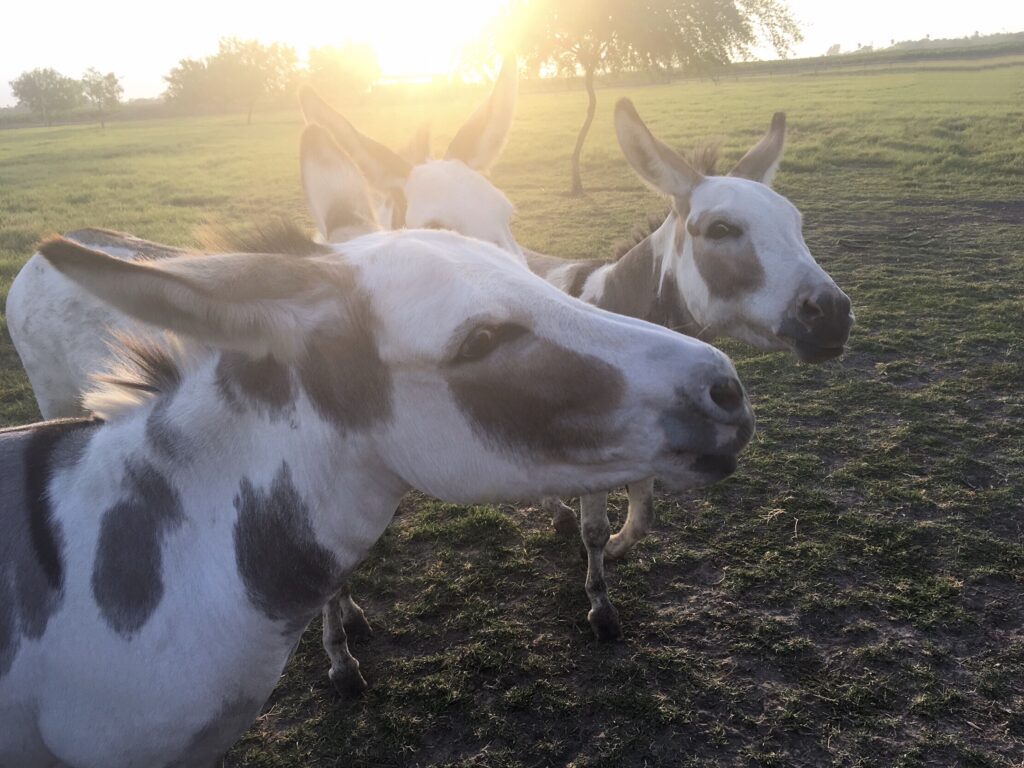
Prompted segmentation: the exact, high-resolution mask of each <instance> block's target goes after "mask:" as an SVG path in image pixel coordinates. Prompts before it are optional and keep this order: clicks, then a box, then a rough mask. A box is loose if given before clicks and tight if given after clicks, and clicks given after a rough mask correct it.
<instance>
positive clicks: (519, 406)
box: [448, 338, 626, 461]
mask: <svg viewBox="0 0 1024 768" xmlns="http://www.w3.org/2000/svg"><path fill="white" fill-rule="evenodd" d="M448 386H449V388H450V390H451V392H452V394H453V395H454V396H455V401H456V402H457V403H458V404H459V407H460V408H461V409H462V411H463V413H465V415H466V417H467V418H468V419H469V422H470V424H472V426H473V429H474V431H475V432H476V433H477V434H478V435H479V437H480V438H481V439H482V440H484V441H485V442H487V443H488V444H490V445H491V446H493V447H494V448H495V449H497V450H500V451H505V452H508V453H509V454H511V455H512V456H525V455H526V454H527V453H532V454H539V455H542V456H543V457H545V458H546V459H549V460H555V461H560V460H565V459H567V458H570V457H585V456H587V455H589V454H590V452H591V451H594V450H599V449H600V448H601V447H602V446H604V445H606V444H607V442H608V441H609V440H610V439H611V435H610V428H611V426H612V424H611V419H609V414H610V413H611V412H612V411H613V410H614V409H615V408H617V407H618V405H619V403H620V402H621V400H622V396H623V394H624V392H625V390H626V382H625V379H624V378H623V376H622V373H621V372H620V371H619V370H618V369H617V368H615V367H614V366H612V365H610V364H608V363H606V362H604V361H603V360H600V359H598V358H596V357H592V356H590V355H584V354H580V353H579V352H574V351H573V350H571V349H567V348H565V347H563V346H561V345H560V344H556V343H554V342H552V341H549V340H547V339H541V338H532V339H529V340H527V342H526V344H525V345H524V346H523V351H522V353H521V354H509V355H507V356H506V355H493V356H491V357H490V358H487V359H485V360H483V361H481V362H479V363H468V364H466V365H463V366H458V367H457V368H454V369H452V371H451V372H450V374H449V377H448Z"/></svg>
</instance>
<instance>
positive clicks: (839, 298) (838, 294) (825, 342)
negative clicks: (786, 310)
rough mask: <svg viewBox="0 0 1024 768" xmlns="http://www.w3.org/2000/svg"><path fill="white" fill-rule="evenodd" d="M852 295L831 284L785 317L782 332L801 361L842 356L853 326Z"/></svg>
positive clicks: (811, 361)
mask: <svg viewBox="0 0 1024 768" xmlns="http://www.w3.org/2000/svg"><path fill="white" fill-rule="evenodd" d="M853 321H854V317H853V312H851V310H850V297H849V296H847V295H846V294H845V293H843V292H842V291H840V290H839V289H838V288H834V287H829V288H826V289H824V290H821V291H819V292H818V293H816V294H814V295H812V296H809V297H808V298H806V299H804V300H803V301H802V302H801V303H800V305H799V306H798V307H797V308H796V311H795V312H794V314H793V315H791V316H789V317H787V318H786V319H785V320H783V321H782V325H781V326H780V328H779V336H780V337H781V338H783V339H785V340H786V341H787V342H788V343H789V346H790V348H791V349H792V350H793V354H794V355H796V357H797V359H798V360H799V361H800V362H802V363H822V362H825V361H826V360H832V359H834V358H837V357H839V356H840V355H842V354H843V352H844V351H845V350H846V341H847V339H849V337H850V329H851V328H852V327H853Z"/></svg>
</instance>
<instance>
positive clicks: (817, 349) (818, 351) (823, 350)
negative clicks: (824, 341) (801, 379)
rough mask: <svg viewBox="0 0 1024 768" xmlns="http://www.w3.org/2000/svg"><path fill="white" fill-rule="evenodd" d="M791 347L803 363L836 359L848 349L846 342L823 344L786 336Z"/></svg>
mask: <svg viewBox="0 0 1024 768" xmlns="http://www.w3.org/2000/svg"><path fill="white" fill-rule="evenodd" d="M786 340H787V341H788V342H789V346H790V349H792V350H793V354H794V355H796V359H797V360H799V361H800V362H801V363H824V362H826V361H828V360H835V359H836V358H837V357H842V356H843V353H844V352H845V351H846V345H845V344H838V345H821V344H815V343H814V342H812V341H807V340H805V339H794V338H792V337H786Z"/></svg>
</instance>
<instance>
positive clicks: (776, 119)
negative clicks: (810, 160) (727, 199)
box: [729, 112, 786, 186]
mask: <svg viewBox="0 0 1024 768" xmlns="http://www.w3.org/2000/svg"><path fill="white" fill-rule="evenodd" d="M785 146H786V113H785V112H776V113H775V114H774V115H773V116H772V126H771V128H769V129H768V133H766V134H765V135H764V137H763V138H762V139H761V140H760V141H759V142H757V144H756V146H754V148H753V149H751V150H750V151H749V152H747V154H745V155H744V156H743V157H742V158H741V159H740V161H739V162H738V163H736V167H735V168H733V169H732V170H731V171H729V175H730V176H739V177H740V178H743V179H750V180H751V181H759V182H761V183H762V184H767V185H769V186H771V183H772V179H773V178H775V172H776V171H777V170H778V169H779V163H781V162H782V150H783V149H784V148H785Z"/></svg>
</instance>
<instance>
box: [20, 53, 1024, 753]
mask: <svg viewBox="0 0 1024 768" xmlns="http://www.w3.org/2000/svg"><path fill="white" fill-rule="evenodd" d="M622 95H629V96H631V97H632V98H633V99H634V101H635V103H636V105H637V107H638V109H639V111H640V113H641V114H642V115H643V117H644V118H645V120H646V121H647V122H648V124H649V125H650V126H651V128H652V130H654V131H655V132H656V133H657V134H658V135H659V136H660V137H661V138H663V139H666V140H667V141H668V142H669V143H671V144H672V145H673V146H676V147H678V148H681V149H683V148H688V147H690V146H692V145H694V144H695V143H697V142H698V141H699V140H700V139H703V138H708V137H710V138H714V139H718V140H720V141H721V144H722V147H723V162H722V166H723V167H728V165H729V161H732V160H735V159H736V158H738V156H739V155H740V154H741V153H742V152H743V151H745V150H746V149H747V148H748V147H749V146H750V145H751V144H752V143H753V142H754V141H755V140H756V139H757V137H759V136H760V135H761V134H762V133H763V132H764V130H765V129H766V128H767V126H768V122H769V119H770V117H771V114H772V112H773V111H775V110H777V109H782V110H785V111H786V112H787V115H788V118H789V126H790V133H789V144H788V149H787V153H786V159H785V160H784V162H783V165H782V168H781V171H780V172H779V175H778V177H777V180H776V185H775V186H776V188H777V189H778V190H779V191H780V192H782V193H783V194H784V195H786V196H788V197H789V198H790V199H791V200H792V201H793V202H794V203H795V204H796V205H797V206H798V207H799V208H800V209H801V211H802V212H803V214H804V222H805V236H806V239H807V242H808V245H809V246H810V248H811V251H812V253H813V254H814V255H815V256H816V257H817V259H818V261H819V262H820V263H821V264H822V266H823V267H824V268H825V269H826V270H827V271H829V272H830V273H831V275H832V276H833V277H834V278H835V280H836V282H837V283H838V284H839V285H840V287H842V288H843V289H844V290H845V291H846V292H847V293H848V294H849V295H850V297H851V299H852V300H853V304H854V310H855V312H856V314H857V325H856V327H855V328H854V331H853V334H852V336H851V340H850V350H849V352H848V354H847V355H846V356H845V357H844V358H843V359H842V360H841V361H839V362H835V363H830V364H827V365H825V366H823V367H810V366H796V365H794V364H793V363H792V362H791V361H790V360H789V359H787V358H786V357H784V356H782V355H768V354H760V353H756V352H754V351H752V350H750V349H749V348H746V347H744V346H742V345H740V344H738V343H724V344H722V346H723V348H725V349H726V351H727V352H729V354H730V355H732V356H733V358H734V360H735V361H736V364H737V368H738V369H739V372H740V375H741V377H742V379H743V381H744V383H745V384H746V385H747V387H748V390H749V392H750V396H751V399H752V402H753V404H754V408H755V410H756V413H757V416H758V425H759V432H758V435H757V436H756V437H755V439H754V441H753V443H752V444H751V445H750V447H749V448H748V449H747V450H746V452H745V453H744V455H743V456H742V457H741V463H740V469H739V470H738V471H737V473H736V474H735V475H734V476H733V477H732V478H730V479H729V480H727V481H726V482H724V483H721V484H720V485H718V486H715V487H713V488H711V489H708V490H705V491H699V492H693V493H690V494H687V495H685V496H670V495H666V494H661V495H659V497H658V502H657V504H656V509H657V515H658V524H657V527H656V530H655V535H653V536H652V537H650V538H649V539H648V540H647V541H645V542H644V543H642V544H641V545H640V546H639V547H638V548H637V549H635V550H634V551H633V552H632V553H631V554H630V555H629V556H628V557H627V558H626V559H625V560H624V561H622V562H619V563H615V564H612V565H611V566H610V568H609V589H610V595H611V597H612V600H613V601H614V602H615V603H616V605H617V606H618V608H619V611H620V615H621V618H622V622H623V628H624V630H625V633H626V637H625V639H624V640H623V641H621V642H618V643H613V644H600V643H598V642H596V641H595V640H594V639H593V637H592V634H591V631H590V627H589V626H588V625H587V622H586V609H587V600H586V596H585V594H584V591H583V573H584V569H585V564H584V562H583V560H582V559H581V558H580V555H579V542H578V540H566V539H563V538H561V537H559V536H558V535H556V534H555V533H554V532H553V530H552V529H551V528H550V525H549V521H548V520H547V519H546V517H545V516H544V515H543V514H541V513H540V511H539V510H536V509H532V510H531V509H524V508H517V507H512V506H509V507H501V508H492V507H473V508H461V507H456V506H452V505H447V504H441V503H438V502H435V501H432V500H430V499H426V498H423V497H418V496H412V497H409V498H408V499H407V500H406V502H405V503H404V504H403V506H402V508H401V510H400V512H399V517H398V518H397V519H396V521H395V523H394V524H393V525H392V526H391V528H390V530H389V531H388V533H387V534H386V535H385V537H384V538H383V539H382V540H381V542H380V543H379V544H378V546H377V547H376V549H375V550H374V553H373V555H372V556H371V558H370V559H369V561H368V562H367V563H366V564H365V566H364V567H363V569H362V570H361V571H360V572H359V573H358V574H357V577H356V578H355V579H354V580H353V586H354V589H355V590H356V592H355V594H356V597H357V599H358V600H359V601H360V603H361V604H362V606H363V607H364V609H365V610H366V613H367V616H368V618H369V621H370V624H371V625H372V627H373V630H374V634H373V636H372V637H371V638H356V639H354V640H353V641H352V644H351V645H352V650H353V653H354V654H355V655H356V657H357V658H359V660H360V662H361V663H362V670H363V673H364V675H365V676H366V678H367V680H368V681H369V682H370V689H369V690H368V691H367V693H366V694H365V696H364V697H363V698H362V699H361V700H359V701H357V702H355V703H351V704H341V703H339V702H338V701H337V700H336V698H335V695H334V693H333V690H332V689H331V687H330V685H329V683H328V681H327V677H326V669H327V662H326V658H325V656H324V655H323V652H322V650H321V647H320V633H319V621H317V622H315V623H314V625H312V626H311V627H310V629H309V630H308V631H307V632H306V634H305V636H304V638H303V642H302V644H301V646H300V649H299V652H298V654H297V655H296V657H295V658H294V659H293V661H292V662H291V664H290V665H289V668H288V670H287V672H286V675H285V677H284V678H283V679H282V682H281V684H280V686H279V688H278V690H277V692H276V693H275V695H274V697H273V698H272V699H271V701H270V702H269V703H268V705H267V707H266V709H265V710H264V713H263V715H262V716H261V717H260V718H259V720H258V721H257V723H256V724H255V725H254V727H253V728H252V729H251V730H250V731H249V733H248V734H247V736H246V738H245V739H244V740H243V741H242V742H240V743H239V744H238V745H237V746H236V748H235V749H234V750H233V752H232V753H231V755H230V756H229V759H228V765H233V766H329V765H357V766H374V768H379V767H383V766H407V765H410V766H411V765H421V766H427V765H431V766H441V765H450V766H470V765H479V766H509V767H511V766H517V767H518V766H523V767H524V768H525V767H526V766H542V765H566V764H571V765H574V766H578V767H581V768H582V766H644V765H658V766H662V765H664V766H668V765H672V766H712V765H713V766H747V765H763V766H802V765H806V766H825V765H835V766H878V765H898V766H905V767H906V768H910V767H911V766H952V765H971V766H1013V765H1017V766H1019V765H1020V764H1021V763H1020V761H1021V755H1024V594H1022V588H1024V398H1022V397H1021V391H1022V386H1021V381H1022V378H1024V344H1022V335H1024V304H1022V298H1024V248H1022V245H1024V230H1022V227H1021V224H1022V223H1024V59H1006V60H999V61H996V62H989V65H988V66H986V67H979V66H977V65H976V63H965V64H964V66H963V67H958V66H957V65H956V64H955V62H944V66H943V68H942V69H941V70H940V69H937V68H926V67H923V68H907V69H905V70H900V69H896V70H892V71H888V72H858V73H850V74H837V75H820V76H811V75H791V76H784V77H780V76H776V77H771V78H768V77H751V78H746V79H738V80H723V81H721V82H720V83H719V84H717V85H716V84H713V83H710V82H683V83H677V84H674V85H671V86H657V87H647V88H634V89H629V90H628V91H627V90H621V91H620V90H603V91H600V92H599V94H598V98H599V107H598V113H597V118H596V120H595V123H594V128H593V131H592V133H591V136H590V139H589V140H588V144H587V148H586V150H585V153H584V163H583V172H584V184H585V186H586V187H587V190H588V192H587V194H586V195H585V196H584V197H582V198H571V197H568V196H566V195H565V190H566V189H567V188H568V156H569V153H570V151H571V149H572V144H573V141H574V139H575V132H576V130H577V127H578V124H579V122H580V121H581V120H582V117H583V112H584V105H585V100H586V97H585V95H584V94H583V93H582V92H580V91H566V92H552V93H543V94H529V93H524V94H522V95H521V97H520V104H519V110H518V115H517V117H516V121H515V123H514V126H513V130H512V134H511V138H510V141H509V144H508V147H507V149H506V151H505V154H504V156H503V158H502V159H501V160H500V161H499V163H498V164H497V166H496V167H495V168H494V171H493V173H492V178H493V180H494V182H495V184H496V185H497V186H498V187H499V188H500V189H502V190H503V191H504V192H505V193H506V194H507V195H508V197H509V198H510V199H511V200H512V202H513V203H515V205H516V207H517V210H518V221H517V223H516V225H515V228H514V229H515V233H516V236H517V238H518V239H519V242H520V243H522V244H523V245H525V246H527V247H530V248H533V249H536V250H540V251H545V252H549V253H552V254H555V255H560V256H571V257H577V258H595V257H604V256H607V255H609V253H610V251H611V247H612V245H613V244H614V243H615V242H616V241H618V240H621V239H623V238H625V237H626V236H628V235H629V233H630V231H631V229H632V228H633V227H635V226H637V225H639V224H642V222H643V220H644V218H645V214H646V213H647V212H655V211H658V210H660V206H661V203H660V201H659V200H658V199H657V198H656V197H655V196H654V195H653V194H651V193H649V192H647V191H645V189H644V188H643V187H642V186H641V184H640V182H639V180H638V179H637V178H636V177H635V176H634V175H633V173H632V172H631V171H630V170H629V169H628V167H627V165H626V162H625V160H624V159H623V158H622V156H621V153H620V152H619V149H618V147H617V145H616V143H615V137H614V132H613V129H612V121H611V110H612V106H613V105H614V102H615V100H616V99H617V98H618V97H619V96H622ZM477 97H478V94H468V95H466V96H465V97H460V99H458V100H455V101H453V102H448V103H445V104H444V108H443V109H442V108H441V107H440V106H438V105H431V104H428V103H426V102H422V103H413V104H408V105H404V106H401V107H399V106H396V105H385V106H381V107H376V108H375V107H373V106H371V105H367V106H361V107H359V108H353V109H349V110H347V112H348V115H349V117H350V118H351V119H352V120H353V122H354V123H355V124H356V125H357V126H358V127H359V128H360V129H361V130H363V131H364V132H366V133H367V134H369V135H371V136H373V137H374V138H377V139H379V140H381V141H383V142H385V143H387V144H389V145H391V146H398V145H400V144H401V143H403V142H404V141H405V140H406V139H407V138H408V137H409V135H410V134H411V133H412V131H413V130H414V128H415V127H416V125H417V124H418V123H419V122H420V121H421V120H425V119H428V120H430V121H431V122H432V123H433V126H434V129H435V134H436V135H435V139H434V148H435V151H439V150H441V149H442V148H443V147H444V146H446V142H447V139H448V138H450V136H451V134H452V132H453V131H454V130H455V129H456V128H457V127H458V126H459V124H460V123H461V122H462V120H463V119H464V118H465V117H466V116H467V115H468V114H469V112H471V111H472V109H473V108H474V106H475V103H476V99H477ZM299 128H300V117H299V112H298V108H297V107H296V109H295V110H294V111H293V112H287V113H280V114H277V113H275V114H260V115H257V116H256V118H255V120H254V124H253V125H252V126H248V127H247V126H245V125H244V116H238V117H218V118H202V119H200V118H196V119H180V120H173V121H151V122H139V123H115V124H112V125H110V126H109V127H108V128H107V129H106V130H105V131H101V130H100V129H99V128H94V127H83V126H73V127H64V128H53V129H26V130H17V131H7V132H3V133H0V287H2V290H0V294H2V295H6V290H7V287H8V286H9V285H10V281H11V279H12V278H13V276H14V275H15V274H16V272H17V270H18V268H19V267H20V266H21V264H22V263H23V262H24V261H25V260H26V259H27V258H28V256H29V255H30V254H31V253H32V251H33V246H34V244H35V243H36V242H37V241H38V240H39V238H40V237H41V236H42V235H44V234H47V233H50V232H54V231H58V232H59V231H67V230H71V229H74V228H78V227H82V226H87V225H93V226H104V227H111V228H115V229H123V230H127V231H129V232H132V233H134V234H136V235H138V236H140V237H145V238H150V239H155V240H160V241H164V242H167V243H171V244H179V245H188V244H190V243H192V242H194V232H195V230H196V228H197V227H199V226H201V225H208V224H214V225H241V224H244V223H245V222H248V221H252V220H257V219H259V218H261V217H267V216H278V215H280V214H286V215H294V216H296V217H299V218H302V219H303V220H305V221H307V222H308V219H307V218H306V215H305V211H304V208H305V205H304V202H303V199H302V193H301V189H300V185H299V178H298V160H297V137H298V133H299ZM0 408H2V410H0V419H2V424H3V425H5V426H6V425H11V424H17V423H23V422H27V421H30V420H33V419H35V418H37V412H36V409H35V403H34V401H33V399H32V394H31V391H30V390H29V388H28V384H27V381H26V380H25V378H24V375H23V373H22V372H21V368H20V364H19V362H18V359H17V356H16V354H15V352H14V350H13V348H12V347H11V345H10V342H9V340H8V339H7V336H6V334H4V335H3V337H2V338H0ZM613 505H614V506H615V507H616V508H617V509H618V510H619V511H620V512H623V511H624V498H623V497H622V496H616V497H613ZM97 704H98V705H100V706H101V705H102V703H101V702H97Z"/></svg>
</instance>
